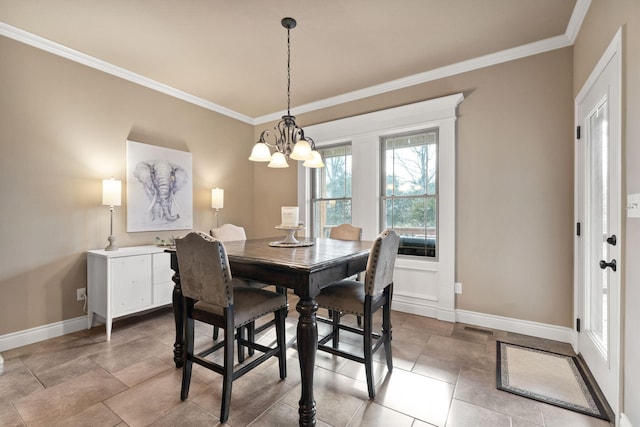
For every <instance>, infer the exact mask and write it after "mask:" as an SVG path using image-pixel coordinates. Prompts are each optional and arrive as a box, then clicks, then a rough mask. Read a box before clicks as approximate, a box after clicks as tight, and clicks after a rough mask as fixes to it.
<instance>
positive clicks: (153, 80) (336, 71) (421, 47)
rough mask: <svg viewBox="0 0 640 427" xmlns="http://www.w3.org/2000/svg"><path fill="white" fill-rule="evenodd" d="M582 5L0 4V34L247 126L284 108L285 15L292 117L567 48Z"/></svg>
mask: <svg viewBox="0 0 640 427" xmlns="http://www.w3.org/2000/svg"><path fill="white" fill-rule="evenodd" d="M589 3H590V0H481V1H479V0H396V1H390V0H348V1H344V0H322V1H310V0H269V1H265V0H241V1H229V0H189V1H179V0H173V1H170V0H136V1H131V0H109V1H104V0H47V1H42V0H0V24H2V26H1V27H0V30H2V31H0V34H2V35H5V36H9V37H12V38H15V39H18V40H21V41H24V42H26V43H30V44H32V45H35V46H38V47H41V48H43V49H45V50H49V51H51V52H53V53H57V54H60V55H62V56H67V57H69V58H71V59H74V60H77V61H78V62H82V63H85V64H87V65H90V66H94V67H95V68H98V69H102V70H106V71H107V72H112V74H116V75H119V76H121V77H124V78H129V79H130V80H133V81H137V82H141V83H142V84H145V85H147V86H149V87H153V88H156V89H158V90H162V91H165V92H168V93H171V94H174V95H176V96H178V97H181V98H183V99H187V100H192V101H195V102H196V103H200V104H202V105H203V106H206V107H208V108H211V109H214V110H216V109H217V110H220V111H221V112H223V113H225V114H228V115H231V116H234V115H237V116H238V117H239V118H240V119H244V120H245V121H247V122H254V123H256V122H260V121H265V120H267V119H274V118H277V117H278V116H280V115H281V114H282V112H283V110H285V109H286V106H287V82H286V72H287V32H286V29H284V28H283V27H282V26H281V24H280V20H281V19H282V18H283V17H285V16H291V17H293V18H295V19H296V20H297V21H298V25H297V27H296V28H295V29H293V30H291V112H292V114H294V115H295V114H296V113H300V112H304V111H310V110H312V109H314V108H321V107H322V106H328V105H330V104H336V103H340V102H344V101H345V100H350V99H355V98H358V97H365V96H369V95H371V94H374V92H375V91H376V90H377V91H378V92H379V91H384V90H387V89H389V90H390V89H391V88H393V87H396V88H397V87H398V85H404V86H407V85H411V84H415V83H416V82H421V81H424V79H427V78H429V75H430V74H429V73H433V72H434V70H436V71H437V70H440V71H441V73H442V72H445V71H446V70H451V69H453V70H455V69H456V68H455V67H456V64H458V65H457V66H458V67H460V64H467V66H477V64H484V63H485V62H486V61H485V62H482V61H480V62H478V58H485V59H487V61H489V60H491V61H493V60H495V59H496V58H497V59H500V58H503V60H504V58H507V59H508V58H509V56H508V55H507V56H505V55H504V53H505V52H512V51H516V52H519V53H518V54H521V53H520V52H524V53H525V54H531V53H537V52H539V51H544V50H545V49H546V50H549V49H551V48H554V47H555V48H557V47H562V46H567V45H570V44H571V43H572V42H573V40H572V37H571V34H572V33H573V34H577V29H579V25H580V24H581V19H582V17H584V13H586V9H588V6H589ZM572 17H573V18H572ZM576 26H577V28H576ZM41 38H42V39H41ZM574 38H575V35H574V37H573V39H574ZM541 41H542V42H541ZM51 42H54V43H51ZM524 46H528V47H531V46H534V47H536V49H538V50H536V49H531V48H529V49H525V48H523V47H524ZM540 46H543V48H540ZM67 48H70V49H72V50H71V51H70V50H69V49H67ZM500 52H502V54H500ZM487 55H490V56H489V57H487ZM501 55H502V56H501ZM489 58H490V59H489ZM465 61H466V62H465ZM474 61H475V62H474ZM474 64H475V65H474ZM113 66H116V67H113ZM443 67H444V68H443ZM460 69H466V68H464V67H461V68H460ZM114 70H115V71H114ZM271 116H273V117H271Z"/></svg>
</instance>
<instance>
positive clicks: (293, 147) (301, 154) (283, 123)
mask: <svg viewBox="0 0 640 427" xmlns="http://www.w3.org/2000/svg"><path fill="white" fill-rule="evenodd" d="M281 23H282V26H283V27H284V28H286V29H287V114H286V115H284V116H282V120H280V121H279V122H278V124H277V125H276V126H275V127H274V128H273V131H274V133H272V132H271V131H270V130H264V131H262V133H261V134H260V138H259V139H258V142H256V143H255V145H254V146H253V149H252V150H251V156H249V160H252V161H254V162H269V164H268V165H267V166H269V167H270V168H288V167H289V163H287V159H293V160H300V161H304V163H303V164H302V165H303V166H306V167H308V168H321V167H323V166H324V163H323V162H322V156H320V153H319V152H318V151H317V150H316V146H315V143H314V142H313V139H311V138H309V137H305V136H304V130H302V128H300V127H298V125H297V124H296V118H295V117H294V116H292V115H291V112H290V109H291V40H290V33H291V29H292V28H295V26H296V20H295V19H293V18H283V19H282V21H281ZM270 137H272V138H273V140H274V142H273V143H269V142H267V138H270ZM269 147H272V148H273V149H274V150H275V151H274V153H273V154H271V150H270V149H269Z"/></svg>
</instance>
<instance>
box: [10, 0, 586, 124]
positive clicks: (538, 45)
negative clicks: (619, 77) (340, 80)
mask: <svg viewBox="0 0 640 427" xmlns="http://www.w3.org/2000/svg"><path fill="white" fill-rule="evenodd" d="M590 5H591V0H577V1H576V5H575V6H574V8H573V12H572V14H571V18H570V19H569V23H568V25H567V29H566V31H565V33H564V34H563V35H559V36H555V37H551V38H548V39H544V40H540V41H537V42H533V43H529V44H526V45H522V46H518V47H514V48H511V49H506V50H503V51H500V52H495V53H491V54H488V55H484V56H480V57H477V58H473V59H469V60H466V61H462V62H458V63H456V64H451V65H447V66H444V67H440V68H435V69H433V70H429V71H425V72H423V73H418V74H414V75H411V76H407V77H403V78H400V79H396V80H392V81H389V82H386V83H382V84H379V85H375V86H371V87H368V88H364V89H360V90H356V91H352V92H347V93H344V94H341V95H337V96H333V97H330V98H326V99H322V100H320V101H316V102H311V103H308V104H304V105H299V106H296V107H295V110H296V114H302V113H308V112H312V111H316V110H321V109H323V108H328V107H333V106H335V105H340V104H344V103H348V102H353V101H357V100H360V99H364V98H368V97H371V96H375V95H380V94H383V93H387V92H392V91H395V90H400V89H405V88H408V87H411V86H416V85H420V84H423V83H427V82H431V81H434V80H438V79H443V78H446V77H451V76H455V75H458V74H461V73H466V72H469V71H474V70H478V69H481V68H485V67H490V66H492V65H497V64H501V63H504V62H508V61H513V60H516V59H521V58H524V57H527V56H531V55H537V54H540V53H544V52H549V51H551V50H555V49H561V48H564V47H567V46H571V45H573V43H574V42H575V40H576V37H577V36H578V32H579V31H580V27H581V26H582V22H583V21H584V18H585V16H586V15H587V11H588V10H589V6H590ZM0 35H3V36H5V37H8V38H11V39H14V40H16V41H19V42H22V43H25V44H28V45H30V46H33V47H36V48H38V49H42V50H44V51H46V52H49V53H52V54H54V55H58V56H61V57H63V58H66V59H69V60H71V61H75V62H78V63H80V64H83V65H86V66H88V67H91V68H94V69H96V70H99V71H103V72H105V73H108V74H111V75H113V76H116V77H120V78H122V79H124V80H128V81H130V82H132V83H135V84H138V85H141V86H144V87H147V88H149V89H152V90H155V91H158V92H161V93H164V94H166V95H169V96H172V97H174V98H178V99H181V100H183V101H185V102H189V103H191V104H194V105H198V106H200V107H202V108H206V109H207V110H211V111H214V112H216V113H220V114H222V115H225V116H228V117H231V118H233V119H236V120H239V121H241V122H244V123H248V124H251V125H254V126H255V125H259V124H264V123H267V122H271V121H276V120H280V118H281V117H282V116H283V115H284V114H286V111H284V110H283V111H279V112H275V113H271V114H267V115H264V116H260V117H256V118H252V117H249V116H246V115H244V114H240V113H238V112H236V111H233V110H230V109H228V108H225V107H223V106H221V105H218V104H215V103H213V102H210V101H207V100H205V99H203V98H199V97H197V96H195V95H191V94H190V93H187V92H184V91H181V90H179V89H176V88H173V87H171V86H168V85H165V84H163V83H160V82H157V81H155V80H152V79H149V78H147V77H145V76H142V75H140V74H137V73H134V72H132V71H129V70H127V69H124V68H121V67H118V66H115V65H113V64H110V63H108V62H106V61H103V60H101V59H97V58H94V57H92V56H90V55H87V54H84V53H82V52H79V51H77V50H74V49H71V48H68V47H66V46H64V45H61V44H59V43H56V42H53V41H51V40H48V39H45V38H43V37H40V36H37V35H35V34H32V33H29V32H27V31H24V30H21V29H19V28H16V27H13V26H11V25H8V24H5V23H3V22H0Z"/></svg>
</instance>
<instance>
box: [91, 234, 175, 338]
mask: <svg viewBox="0 0 640 427" xmlns="http://www.w3.org/2000/svg"><path fill="white" fill-rule="evenodd" d="M172 276H173V270H171V265H170V256H169V254H168V253H165V252H164V248H161V247H157V246H134V247H128V248H120V249H119V250H117V251H105V250H92V251H87V315H88V321H89V325H88V327H89V328H91V327H92V326H93V315H94V314H97V315H98V316H101V317H102V318H104V321H105V325H106V329H107V341H109V340H110V339H111V324H112V321H113V319H114V318H117V317H120V316H126V315H128V314H132V313H136V312H139V311H143V310H148V309H150V308H154V307H160V306H163V305H166V304H171V298H172V294H173V281H172V280H171V277H172Z"/></svg>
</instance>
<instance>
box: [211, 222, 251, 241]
mask: <svg viewBox="0 0 640 427" xmlns="http://www.w3.org/2000/svg"><path fill="white" fill-rule="evenodd" d="M211 236H212V237H215V238H216V239H218V240H221V241H223V242H232V241H234V240H247V234H246V233H245V232H244V227H240V226H237V225H233V224H223V225H221V226H220V228H213V229H211Z"/></svg>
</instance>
